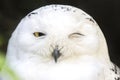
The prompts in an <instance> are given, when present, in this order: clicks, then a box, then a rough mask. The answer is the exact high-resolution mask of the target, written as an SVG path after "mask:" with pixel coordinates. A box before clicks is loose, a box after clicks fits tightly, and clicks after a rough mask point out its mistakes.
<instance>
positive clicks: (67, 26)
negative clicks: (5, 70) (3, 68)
mask: <svg viewBox="0 0 120 80" xmlns="http://www.w3.org/2000/svg"><path fill="white" fill-rule="evenodd" d="M84 56H91V57H93V58H97V59H98V60H101V61H103V62H107V61H108V60H109V57H108V50H107V46H106V41H105V38H104V35H103V33H102V31H101V30H100V28H99V26H98V25H97V23H96V22H95V20H94V19H93V18H92V17H91V16H90V15H88V14H87V13H85V12H84V11H82V10H81V9H78V8H76V7H72V6H68V5H48V6H44V7H41V8H39V9H36V10H34V11H32V12H31V13H29V14H28V15H27V16H25V17H24V18H23V19H22V20H21V21H20V23H19V24H18V26H17V28H16V29H15V31H14V32H13V34H12V36H11V38H10V40H9V45H8V50H7V61H8V62H11V63H12V62H16V61H20V60H24V61H27V60H33V61H40V62H55V63H57V62H62V61H64V60H68V61H69V59H71V58H72V59H73V61H76V60H77V59H80V58H81V57H84Z"/></svg>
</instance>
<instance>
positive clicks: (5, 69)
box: [0, 51, 19, 80]
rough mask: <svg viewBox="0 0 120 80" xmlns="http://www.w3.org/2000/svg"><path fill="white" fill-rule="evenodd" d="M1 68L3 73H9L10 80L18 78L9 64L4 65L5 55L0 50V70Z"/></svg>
mask: <svg viewBox="0 0 120 80" xmlns="http://www.w3.org/2000/svg"><path fill="white" fill-rule="evenodd" d="M1 70H2V73H4V74H5V75H9V76H10V78H11V79H12V80H19V79H18V76H17V75H16V74H15V73H14V71H12V70H11V69H10V68H9V66H7V65H5V55H3V52H1V51H0V71H1ZM11 79H10V80H11Z"/></svg>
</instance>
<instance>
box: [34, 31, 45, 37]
mask: <svg viewBox="0 0 120 80" xmlns="http://www.w3.org/2000/svg"><path fill="white" fill-rule="evenodd" d="M33 35H34V36H35V37H42V36H45V35H46V34H45V33H42V32H34V33H33Z"/></svg>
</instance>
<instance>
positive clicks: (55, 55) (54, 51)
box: [52, 46, 61, 63]
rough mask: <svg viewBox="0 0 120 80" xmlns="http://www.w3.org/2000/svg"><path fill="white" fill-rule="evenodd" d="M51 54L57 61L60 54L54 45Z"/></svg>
mask: <svg viewBox="0 0 120 80" xmlns="http://www.w3.org/2000/svg"><path fill="white" fill-rule="evenodd" d="M52 56H53V58H54V60H55V62H56V63H57V60H58V58H59V57H60V56H61V53H60V50H59V49H58V46H56V47H55V49H54V50H53V52H52Z"/></svg>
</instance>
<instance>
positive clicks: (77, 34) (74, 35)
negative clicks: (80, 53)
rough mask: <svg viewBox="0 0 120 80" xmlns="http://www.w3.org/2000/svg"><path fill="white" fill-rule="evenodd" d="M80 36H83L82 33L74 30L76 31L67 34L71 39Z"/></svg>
mask: <svg viewBox="0 0 120 80" xmlns="http://www.w3.org/2000/svg"><path fill="white" fill-rule="evenodd" d="M81 36H84V34H81V33H78V32H76V33H72V34H70V35H69V38H71V39H73V38H79V37H81Z"/></svg>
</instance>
